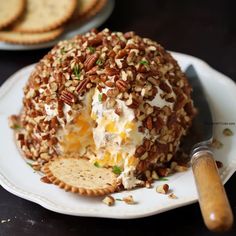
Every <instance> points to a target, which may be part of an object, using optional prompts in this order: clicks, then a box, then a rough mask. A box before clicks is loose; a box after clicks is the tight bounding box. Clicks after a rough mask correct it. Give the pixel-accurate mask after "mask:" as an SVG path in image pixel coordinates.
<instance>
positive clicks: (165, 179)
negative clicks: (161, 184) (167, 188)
mask: <svg viewBox="0 0 236 236" xmlns="http://www.w3.org/2000/svg"><path fill="white" fill-rule="evenodd" d="M158 180H160V181H168V179H167V178H164V177H161V178H159V179H158Z"/></svg>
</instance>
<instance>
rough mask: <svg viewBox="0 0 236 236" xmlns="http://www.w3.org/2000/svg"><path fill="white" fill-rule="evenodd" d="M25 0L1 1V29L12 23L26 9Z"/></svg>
mask: <svg viewBox="0 0 236 236" xmlns="http://www.w3.org/2000/svg"><path fill="white" fill-rule="evenodd" d="M25 5H26V2H25V0H1V1H0V29H2V28H4V27H6V26H8V25H10V24H12V23H13V22H14V21H15V20H16V19H17V18H18V17H19V16H20V15H21V14H22V13H23V11H24V8H25Z"/></svg>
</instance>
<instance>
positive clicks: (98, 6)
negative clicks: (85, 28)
mask: <svg viewBox="0 0 236 236" xmlns="http://www.w3.org/2000/svg"><path fill="white" fill-rule="evenodd" d="M107 1H108V0H99V1H98V2H97V4H96V5H94V7H93V8H92V9H90V11H88V12H87V13H86V14H84V15H82V16H81V18H85V19H88V18H91V17H93V16H94V15H96V14H97V13H99V12H100V11H101V10H102V9H103V8H104V6H105V5H106V4H107Z"/></svg>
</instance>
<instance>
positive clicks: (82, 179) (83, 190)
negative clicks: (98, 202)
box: [44, 156, 117, 196]
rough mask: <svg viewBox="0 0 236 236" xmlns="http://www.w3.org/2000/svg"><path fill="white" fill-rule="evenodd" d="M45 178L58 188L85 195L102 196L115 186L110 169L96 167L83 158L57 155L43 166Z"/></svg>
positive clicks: (114, 176)
mask: <svg viewBox="0 0 236 236" xmlns="http://www.w3.org/2000/svg"><path fill="white" fill-rule="evenodd" d="M44 173H45V175H46V176H47V178H48V179H49V180H50V181H51V182H52V183H53V184H56V185H58V186H59V187H60V188H62V189H64V190H66V191H70V192H73V193H78V194H81V195H87V196H102V195H106V194H109V193H112V192H114V191H115V190H116V188H117V180H116V179H117V177H116V175H115V174H114V173H113V172H112V170H111V169H107V168H102V167H96V166H95V165H94V164H92V163H91V162H89V161H88V160H87V159H85V158H79V157H74V156H65V157H58V158H55V159H54V160H52V161H50V162H49V163H47V164H46V165H45V167H44Z"/></svg>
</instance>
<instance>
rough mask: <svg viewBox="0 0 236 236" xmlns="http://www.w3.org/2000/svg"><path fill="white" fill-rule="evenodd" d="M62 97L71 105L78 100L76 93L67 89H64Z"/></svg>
mask: <svg viewBox="0 0 236 236" xmlns="http://www.w3.org/2000/svg"><path fill="white" fill-rule="evenodd" d="M60 99H61V100H62V101H63V102H64V103H66V104H67V105H69V106H71V105H72V104H73V103H75V101H76V100H75V96H74V94H73V93H71V92H69V91H67V90H63V91H62V93H61V96H60Z"/></svg>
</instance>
